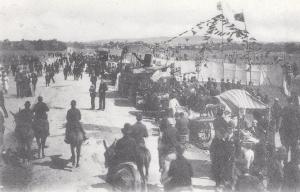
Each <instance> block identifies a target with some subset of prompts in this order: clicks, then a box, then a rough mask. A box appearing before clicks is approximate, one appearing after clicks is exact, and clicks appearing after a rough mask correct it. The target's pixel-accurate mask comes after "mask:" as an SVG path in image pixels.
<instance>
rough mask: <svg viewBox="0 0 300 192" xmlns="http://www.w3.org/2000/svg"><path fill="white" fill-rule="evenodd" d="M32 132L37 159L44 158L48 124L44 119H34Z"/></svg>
mask: <svg viewBox="0 0 300 192" xmlns="http://www.w3.org/2000/svg"><path fill="white" fill-rule="evenodd" d="M33 131H34V136H35V139H36V143H37V145H38V158H41V152H42V157H43V158H44V157H45V152H44V149H45V145H46V140H47V137H48V136H49V122H48V120H45V119H35V120H34V121H33Z"/></svg>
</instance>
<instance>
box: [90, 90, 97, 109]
mask: <svg viewBox="0 0 300 192" xmlns="http://www.w3.org/2000/svg"><path fill="white" fill-rule="evenodd" d="M89 92H90V97H91V109H92V110H93V109H95V98H96V87H95V85H94V84H92V85H91V86H90V89H89Z"/></svg>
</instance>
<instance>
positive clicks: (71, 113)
mask: <svg viewBox="0 0 300 192" xmlns="http://www.w3.org/2000/svg"><path fill="white" fill-rule="evenodd" d="M80 120H81V113H80V110H79V109H77V108H76V101H75V100H72V101H71V109H69V110H68V112H67V126H66V136H65V142H66V143H67V144H69V143H70V141H69V133H70V131H71V129H72V128H79V130H80V131H81V132H82V133H83V139H84V140H86V139H87V137H86V134H85V131H84V130H83V128H82V126H81V124H80Z"/></svg>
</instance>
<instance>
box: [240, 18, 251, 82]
mask: <svg viewBox="0 0 300 192" xmlns="http://www.w3.org/2000/svg"><path fill="white" fill-rule="evenodd" d="M242 13H243V16H244V25H245V31H247V25H246V20H245V15H244V12H242ZM246 51H247V59H248V65H249V72H250V81H249V82H252V64H251V62H250V51H249V37H248V35H247V40H246Z"/></svg>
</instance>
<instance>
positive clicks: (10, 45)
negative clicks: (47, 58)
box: [0, 39, 67, 51]
mask: <svg viewBox="0 0 300 192" xmlns="http://www.w3.org/2000/svg"><path fill="white" fill-rule="evenodd" d="M0 49H2V50H24V51H37V50H38V51H64V50H66V49H67V45H66V43H64V42H61V41H57V40H56V39H53V40H41V39H39V40H33V41H32V40H24V39H22V40H21V41H10V40H8V39H5V40H4V41H0Z"/></svg>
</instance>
